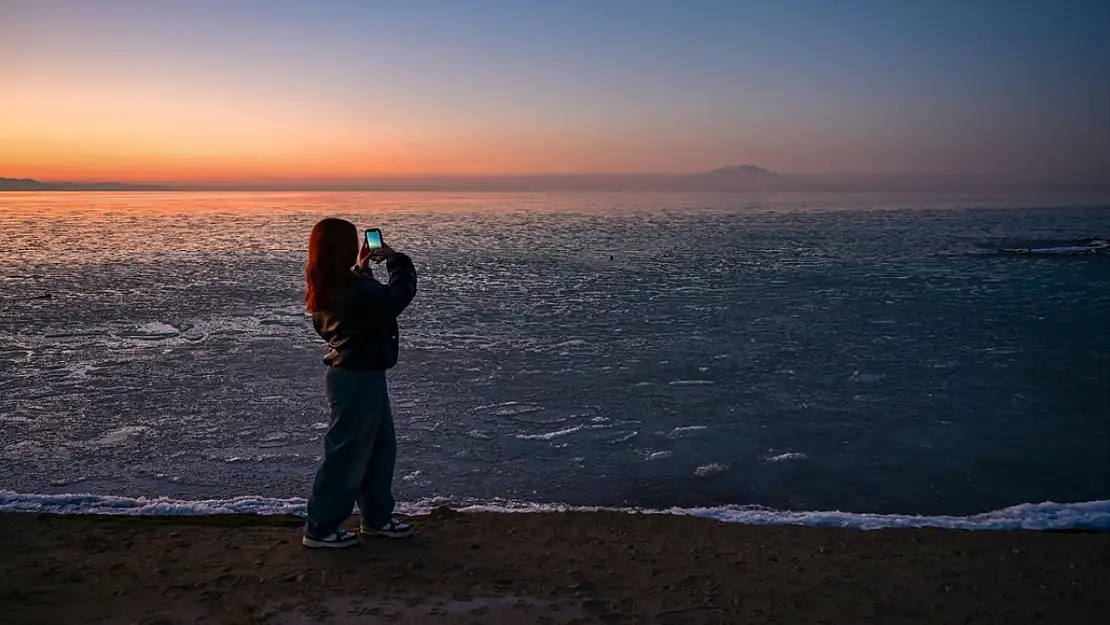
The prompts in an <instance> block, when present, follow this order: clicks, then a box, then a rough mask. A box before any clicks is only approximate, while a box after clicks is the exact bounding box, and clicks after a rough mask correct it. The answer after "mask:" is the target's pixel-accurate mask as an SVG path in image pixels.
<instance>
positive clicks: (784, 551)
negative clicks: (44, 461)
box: [0, 510, 1110, 625]
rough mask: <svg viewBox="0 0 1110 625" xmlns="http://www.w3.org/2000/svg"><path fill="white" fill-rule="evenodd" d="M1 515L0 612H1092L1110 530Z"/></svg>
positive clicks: (341, 615)
mask: <svg viewBox="0 0 1110 625" xmlns="http://www.w3.org/2000/svg"><path fill="white" fill-rule="evenodd" d="M417 521H418V523H419V527H418V529H419V532H420V533H419V535H418V536H417V537H414V538H413V539H411V540H407V541H402V540H388V539H375V540H371V541H369V542H368V543H367V544H365V545H362V546H360V547H357V548H355V549H350V550H345V551H327V552H325V551H310V550H307V549H305V548H303V547H301V546H300V543H299V539H300V534H299V530H300V521H299V520H297V519H294V518H289V517H246V516H225V517H204V518H184V517H176V518H162V519H151V518H144V519H139V518H126V517H54V516H36V515H23V514H16V515H0V525H2V530H0V622H3V623H49V624H64V623H121V624H127V623H143V624H148V625H154V624H158V625H170V624H179V623H180V624H184V623H268V624H275V625H293V624H300V623H335V624H343V623H360V624H362V623H365V624H372V623H467V624H469V623H494V624H500V623H504V624H507V625H508V624H514V623H529V624H531V623H546V624H551V625H558V624H569V623H845V624H855V623H907V624H909V623H913V624H920V623H1040V624H1045V625H1055V624H1076V623H1100V624H1101V623H1106V622H1108V621H1107V618H1108V617H1107V614H1108V613H1110V612H1108V609H1110V533H1087V534H1080V533H1075V534H1070V533H1046V532H959V531H941V530H881V531H853V530H839V529H825V528H804V527H786V526H745V525H730V524H722V523H718V522H715V521H710V520H706V519H697V518H690V517H677V516H666V515H651V516H645V515H628V514H616V513H612V514H611V513H567V514H460V513H457V512H453V511H450V510H439V511H436V512H435V513H434V514H432V515H431V516H429V517H422V518H419V519H417Z"/></svg>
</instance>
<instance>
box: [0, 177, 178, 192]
mask: <svg viewBox="0 0 1110 625" xmlns="http://www.w3.org/2000/svg"><path fill="white" fill-rule="evenodd" d="M165 188H166V187H163V186H161V185H154V184H126V183H123V182H41V181H38V180H32V179H31V178H0V191H157V190H161V189H165Z"/></svg>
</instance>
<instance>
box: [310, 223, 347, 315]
mask: <svg viewBox="0 0 1110 625" xmlns="http://www.w3.org/2000/svg"><path fill="white" fill-rule="evenodd" d="M356 260H358V228H356V227H355V225H354V224H353V223H351V222H349V221H346V220H344V219H335V218H334V217H328V218H327V219H321V220H320V221H318V222H317V223H316V225H315V226H313V227H312V234H311V235H309V237H308V266H307V267H305V271H304V273H305V281H306V282H307V285H308V290H307V291H306V292H305V294H304V304H305V308H307V309H308V312H310V313H315V312H319V311H321V310H328V309H329V308H331V306H332V304H333V303H334V301H335V295H336V294H337V293H339V292H340V291H342V290H343V289H344V288H346V286H347V284H348V283H349V282H350V281H351V267H352V266H354V264H355V261H356Z"/></svg>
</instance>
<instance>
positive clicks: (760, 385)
mask: <svg viewBox="0 0 1110 625" xmlns="http://www.w3.org/2000/svg"><path fill="white" fill-rule="evenodd" d="M327 215H336V216H343V217H347V218H349V219H352V220H353V221H355V222H356V223H358V224H359V225H360V226H378V227H381V228H382V229H383V231H384V234H385V237H386V239H387V241H389V242H390V243H392V244H393V245H394V246H395V247H398V248H399V249H403V250H405V251H407V252H409V253H410V254H411V255H412V256H413V258H414V260H415V261H416V263H417V268H418V270H419V272H420V276H421V281H420V293H419V295H418V298H417V300H416V302H415V303H414V304H413V306H412V307H411V308H410V309H409V311H408V312H406V314H405V316H404V318H403V324H402V328H403V329H402V344H403V348H402V349H403V353H402V358H401V360H402V362H401V364H400V365H399V366H398V367H397V368H396V369H395V370H394V371H393V373H392V382H391V385H392V395H393V402H394V408H395V413H396V416H397V420H398V431H399V436H400V438H401V441H400V445H401V454H400V461H399V466H398V474H397V479H396V489H397V495H398V498H400V499H405V500H414V499H418V498H425V497H430V496H444V497H449V498H463V497H473V498H478V499H493V498H500V497H503V498H512V499H518V500H532V501H564V502H567V503H575V504H605V505H649V506H655V507H658V506H669V505H684V506H691V505H720V504H763V505H768V506H774V507H780V508H791V509H842V510H852V511H860V512H868V511H879V512H908V513H916V512H923V513H969V512H978V511H982V510H989V509H993V508H999V507H1003V506H1007V505H1012V504H1016V503H1021V502H1027V501H1032V502H1038V501H1043V500H1055V501H1080V500H1091V499H1108V498H1110V454H1108V451H1107V450H1108V448H1110V257H1106V256H1097V255H1091V256H1056V257H1038V256H1016V255H1010V254H1004V253H1001V252H999V251H998V250H999V249H1000V248H1002V247H1007V246H1018V245H1023V246H1028V245H1027V244H1028V243H1030V242H1033V243H1037V242H1050V243H1051V242H1056V241H1060V242H1067V241H1070V240H1074V239H1077V238H1080V237H1087V236H1110V208H1108V207H1107V203H1106V202H1105V201H1104V200H1103V201H1097V200H1096V201H1094V202H1091V201H1084V202H1075V201H1070V202H1060V201H1049V200H1043V199H1029V198H1010V199H1005V200H1002V199H998V198H940V199H921V198H917V199H914V198H905V197H902V198H899V197H880V196H856V197H848V196H832V197H829V196H826V197H821V196H800V195H798V196H787V195H781V196H767V197H755V196H751V197H748V196H725V195H656V196H635V195H629V194H611V195H607V194H593V195H569V194H563V195H528V196H525V195H485V196H482V195H449V194H435V195H429V194H373V193H367V194H339V193H332V194H289V193H286V194H281V193H269V194H214V193H180V194H175V193H166V194H138V193H129V194H0V232H2V235H0V236H2V239H0V306H2V309H0V432H3V435H2V437H0V489H10V490H18V491H24V492H73V491H87V492H94V493H100V494H119V495H131V496H134V495H141V494H148V495H149V494H166V495H174V496H184V497H194V498H195V497H206V496H212V497H217V496H229V495H236V494H257V495H264V496H272V497H288V496H297V495H304V494H305V493H306V489H307V485H308V483H309V480H310V477H311V473H312V470H313V466H314V464H315V462H316V460H317V458H318V454H319V452H320V449H321V447H322V445H321V440H320V439H321V436H322V434H323V429H324V428H325V427H326V425H325V421H326V420H327V415H326V406H325V404H324V401H323V396H322V382H323V365H322V364H321V363H320V357H321V356H322V353H323V349H322V344H321V342H320V341H319V339H318V338H317V337H316V336H315V334H314V333H313V331H312V328H311V324H310V323H309V320H308V318H307V316H306V315H305V314H304V313H303V311H302V306H301V297H302V296H303V271H304V257H305V251H304V248H305V245H306V241H307V234H308V231H309V230H310V229H311V227H312V224H313V223H314V222H315V221H316V220H317V219H319V218H321V217H323V216H327ZM610 257H612V258H610Z"/></svg>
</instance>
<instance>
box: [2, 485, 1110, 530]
mask: <svg viewBox="0 0 1110 625" xmlns="http://www.w3.org/2000/svg"><path fill="white" fill-rule="evenodd" d="M441 506H449V507H451V508H453V509H455V510H458V511H460V512H496V513H542V512H620V513H627V514H674V515H686V516H696V517H703V518H708V519H714V520H717V521H721V522H725V523H742V524H748V525H806V526H816V527H841V528H852V529H862V530H875V529H887V528H923V527H932V528H941V529H954V530H1055V531H1060V530H1085V531H1091V530H1095V531H1108V530H1110V500H1099V501H1084V502H1077V503H1055V502H1051V501H1046V502H1042V503H1023V504H1020V505H1016V506H1010V507H1008V508H1002V509H1000V510H994V511H991V512H984V513H982V514H974V515H969V516H947V515H938V516H922V515H909V514H871V513H853V512H841V511H823V512H811V511H791V510H775V509H772V508H765V507H762V506H718V507H711V508H667V509H644V508H614V507H604V506H570V505H564V504H557V503H547V504H545V503H529V502H521V501H511V500H500V499H495V500H492V501H476V500H462V501H457V500H449V499H445V498H432V499H423V500H420V501H415V502H407V503H401V504H399V505H398V509H397V512H398V513H399V514H403V515H414V516H420V515H425V514H428V513H430V512H431V511H432V510H434V509H436V508H438V507H441ZM0 512H28V513H49V514H100V515H123V516H201V515H214V514H255V515H279V514H280V515H295V516H304V513H305V500H304V499H300V498H292V499H274V498H269V497H249V496H247V497H233V498H230V499H205V500H180V499H170V498H168V497H156V498H147V497H136V498H132V497H117V496H110V495H90V494H27V493H16V492H13V491H7V490H0Z"/></svg>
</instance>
